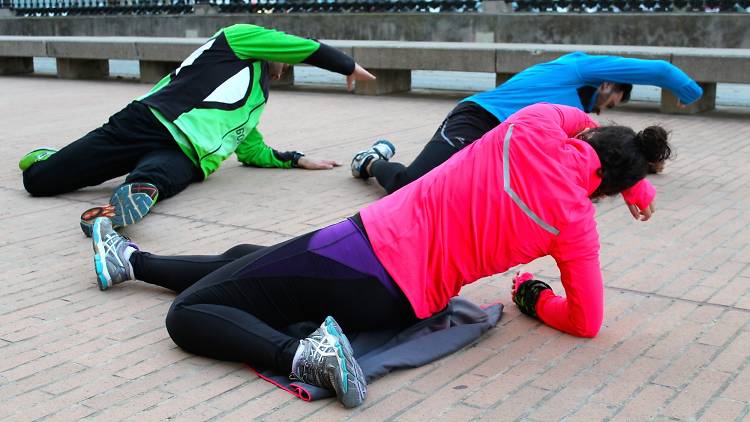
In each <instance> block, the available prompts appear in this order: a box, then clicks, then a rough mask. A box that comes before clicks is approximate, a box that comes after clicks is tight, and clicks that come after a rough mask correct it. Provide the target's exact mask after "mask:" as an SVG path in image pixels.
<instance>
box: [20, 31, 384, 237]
mask: <svg viewBox="0 0 750 422" xmlns="http://www.w3.org/2000/svg"><path fill="white" fill-rule="evenodd" d="M297 63H306V64H309V65H313V66H316V67H319V68H322V69H326V70H329V71H332V72H337V73H340V74H342V75H346V76H347V78H346V80H347V88H348V89H350V90H351V88H352V84H353V82H354V81H355V80H372V79H374V78H375V77H374V76H373V75H371V74H370V73H369V72H367V71H366V70H365V69H363V68H362V67H361V66H359V65H358V64H356V63H355V62H354V60H353V59H352V58H351V57H349V56H347V55H345V54H344V53H342V52H340V51H339V50H336V49H334V48H332V47H330V46H328V45H326V44H323V43H321V42H319V41H315V40H310V39H306V38H300V37H296V36H293V35H288V34H285V33H283V32H279V31H275V30H271V29H266V28H262V27H259V26H255V25H248V24H237V25H232V26H229V27H226V28H223V29H221V30H219V31H218V32H217V33H216V34H215V35H214V36H212V37H211V38H210V39H209V40H208V41H206V43H205V44H203V45H202V46H200V47H199V48H198V49H196V50H195V51H194V52H193V53H192V54H190V56H189V57H188V58H187V59H185V61H183V62H182V64H181V65H180V66H179V67H178V68H177V69H175V70H174V71H173V72H171V73H170V74H169V75H167V76H165V77H164V78H163V79H162V80H161V81H159V82H158V83H157V84H156V85H155V86H154V87H153V88H152V89H151V90H150V91H149V92H148V93H147V94H145V95H143V96H141V97H139V98H137V99H136V100H134V101H133V102H131V103H130V104H129V105H127V106H126V107H125V108H124V109H122V110H121V111H119V112H117V113H115V114H114V115H112V116H111V117H110V118H109V121H108V122H107V123H105V124H104V125H103V126H102V127H100V128H98V129H95V130H93V131H91V132H89V133H88V134H87V135H85V136H83V137H82V138H81V139H79V140H77V141H75V142H73V143H71V144H70V145H68V146H66V147H64V148H62V149H61V150H59V151H56V150H54V149H49V148H42V149H37V150H34V151H31V152H30V153H28V154H26V155H25V156H24V157H23V158H22V159H21V161H20V162H19V167H20V168H21V170H22V171H23V183H24V187H25V188H26V190H27V191H28V192H29V193H30V194H31V195H32V196H52V195H57V194H61V193H65V192H70V191H73V190H76V189H80V188H82V187H85V186H94V185H98V184H100V183H103V182H105V181H107V180H110V179H113V178H115V177H118V176H121V175H124V174H127V177H126V178H125V182H124V183H123V184H122V185H120V186H119V187H118V188H117V189H116V190H115V192H114V193H113V194H112V197H111V198H110V201H109V203H108V204H106V205H104V206H101V207H94V208H91V209H89V210H86V211H85V212H84V213H83V214H82V215H81V223H80V224H81V229H82V230H83V232H84V233H85V234H86V235H87V236H91V227H92V224H93V221H94V219H95V218H96V217H100V216H104V217H109V218H110V219H111V220H112V223H113V225H114V226H115V227H124V226H127V225H131V224H134V223H137V222H138V221H140V220H141V219H142V218H143V217H144V216H145V215H146V214H147V213H148V212H149V210H150V209H151V207H152V206H153V205H154V203H155V202H156V200H157V198H158V199H166V198H169V197H171V196H174V195H176V194H177V193H179V192H181V191H182V190H184V189H185V188H186V187H187V186H188V185H189V184H190V183H193V182H197V181H201V180H203V179H205V178H207V177H208V176H209V175H210V174H211V173H213V172H214V171H216V169H218V168H219V166H220V165H221V163H222V161H224V160H226V159H227V158H228V157H229V156H230V155H232V154H233V153H234V154H237V158H238V159H239V161H240V162H242V163H243V164H246V165H249V166H256V167H278V168H295V167H298V168H303V169H308V170H317V169H330V168H333V167H334V166H338V165H340V164H339V163H337V162H335V161H331V160H316V159H312V158H309V157H306V156H305V155H304V154H303V153H301V152H298V151H286V152H280V151H277V150H275V149H273V148H271V147H269V146H267V145H266V144H265V143H264V142H263V136H262V135H261V133H260V132H259V131H258V128H257V125H258V122H259V120H260V115H261V114H262V113H263V108H264V107H265V105H266V102H267V101H268V87H269V84H270V80H272V79H278V78H280V77H281V74H282V72H283V71H284V69H285V67H286V66H287V65H291V64H297Z"/></svg>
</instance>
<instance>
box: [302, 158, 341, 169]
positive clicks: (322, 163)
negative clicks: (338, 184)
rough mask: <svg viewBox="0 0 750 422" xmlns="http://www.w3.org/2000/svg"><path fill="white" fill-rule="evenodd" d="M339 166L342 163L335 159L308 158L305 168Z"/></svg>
mask: <svg viewBox="0 0 750 422" xmlns="http://www.w3.org/2000/svg"><path fill="white" fill-rule="evenodd" d="M339 166H341V163H339V162H338V161H334V160H307V161H306V162H305V166H304V168H305V169H307V170H330V169H332V168H334V167H339Z"/></svg>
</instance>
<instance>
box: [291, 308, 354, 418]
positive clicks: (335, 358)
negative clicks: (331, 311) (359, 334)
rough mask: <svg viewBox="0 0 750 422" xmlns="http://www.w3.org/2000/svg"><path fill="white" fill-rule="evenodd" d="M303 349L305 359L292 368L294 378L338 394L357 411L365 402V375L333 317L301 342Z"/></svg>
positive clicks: (337, 395) (299, 358)
mask: <svg viewBox="0 0 750 422" xmlns="http://www.w3.org/2000/svg"><path fill="white" fill-rule="evenodd" d="M300 347H301V348H302V349H301V355H300V356H299V357H298V358H297V359H295V362H294V364H293V365H292V376H293V377H295V378H297V379H299V380H301V381H303V382H306V383H308V384H312V385H317V386H318V387H324V388H328V389H330V390H333V391H335V392H336V398H338V400H339V402H340V403H341V404H342V405H344V407H347V408H351V407H357V406H359V405H361V404H362V402H364V401H365V396H366V395H367V381H366V379H365V375H364V373H363V372H362V369H361V368H360V367H359V364H358V363H357V361H356V360H355V359H354V351H353V350H352V346H351V344H350V343H349V340H348V339H347V338H346V335H344V332H343V331H342V330H341V327H339V325H338V324H337V323H336V321H335V320H334V319H333V317H330V316H329V317H327V318H326V320H325V321H324V322H323V324H321V325H320V327H319V328H318V329H317V330H315V331H314V332H313V333H312V334H310V335H309V336H308V337H307V338H304V339H302V340H300Z"/></svg>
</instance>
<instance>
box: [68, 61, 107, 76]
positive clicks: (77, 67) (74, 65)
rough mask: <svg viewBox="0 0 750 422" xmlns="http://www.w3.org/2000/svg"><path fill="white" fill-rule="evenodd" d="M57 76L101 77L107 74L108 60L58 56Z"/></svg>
mask: <svg viewBox="0 0 750 422" xmlns="http://www.w3.org/2000/svg"><path fill="white" fill-rule="evenodd" d="M57 76H58V77H60V78H62V79H103V78H106V77H108V76H109V61H108V60H94V59H64V58H58V59H57Z"/></svg>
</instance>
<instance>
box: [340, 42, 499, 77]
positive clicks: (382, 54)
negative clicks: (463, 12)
mask: <svg viewBox="0 0 750 422" xmlns="http://www.w3.org/2000/svg"><path fill="white" fill-rule="evenodd" d="M353 56H354V59H355V60H356V61H357V62H358V63H359V64H361V65H362V66H364V67H372V68H376V69H411V70H446V71H459V72H494V71H495V47H494V44H489V43H488V44H476V43H422V42H408V43H406V42H403V43H402V42H394V43H390V44H387V45H383V43H381V42H377V43H375V44H373V45H369V46H363V47H358V46H357V47H354V48H353Z"/></svg>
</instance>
